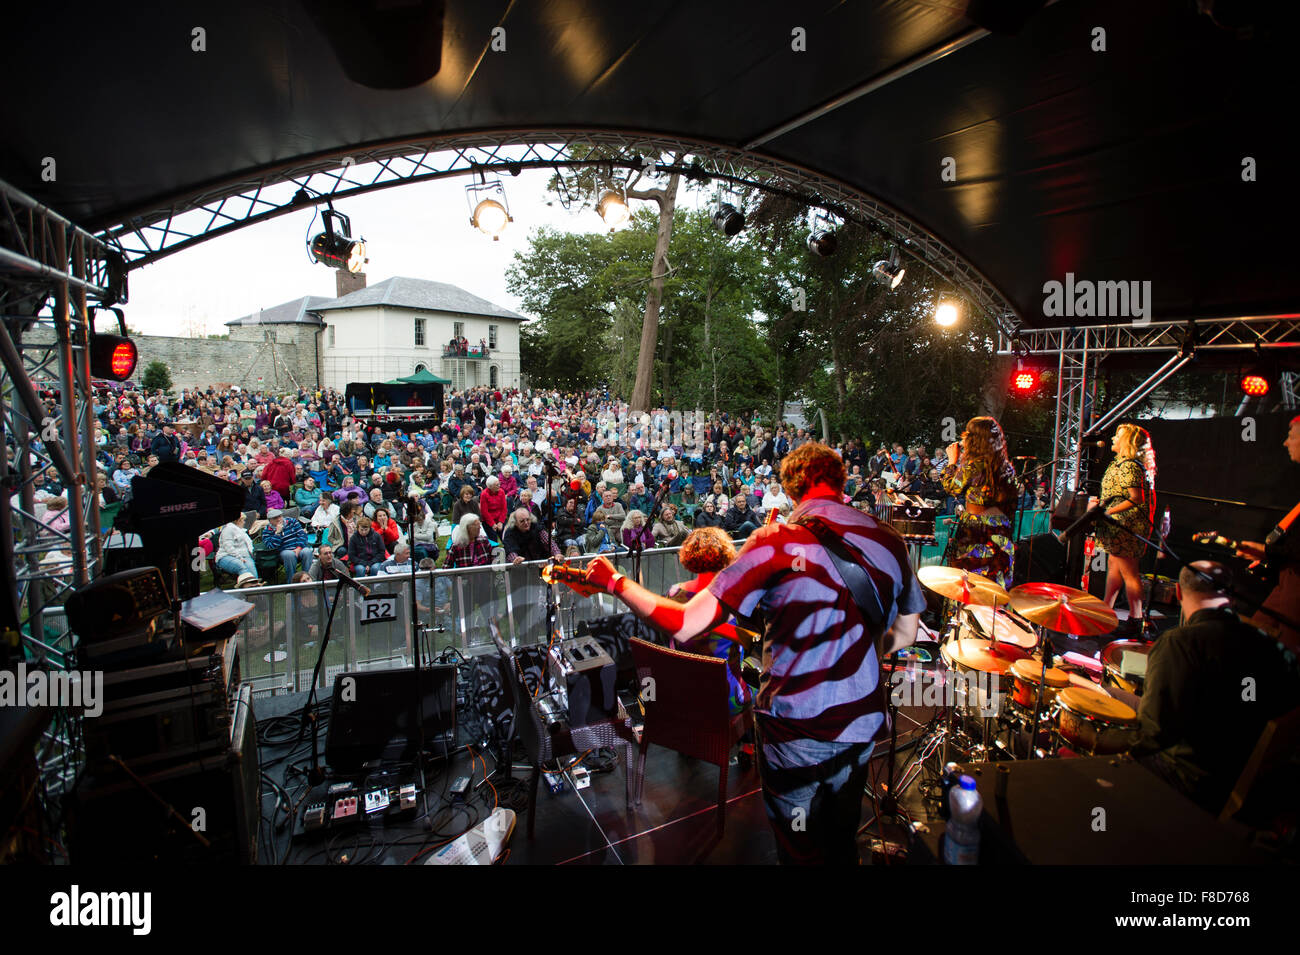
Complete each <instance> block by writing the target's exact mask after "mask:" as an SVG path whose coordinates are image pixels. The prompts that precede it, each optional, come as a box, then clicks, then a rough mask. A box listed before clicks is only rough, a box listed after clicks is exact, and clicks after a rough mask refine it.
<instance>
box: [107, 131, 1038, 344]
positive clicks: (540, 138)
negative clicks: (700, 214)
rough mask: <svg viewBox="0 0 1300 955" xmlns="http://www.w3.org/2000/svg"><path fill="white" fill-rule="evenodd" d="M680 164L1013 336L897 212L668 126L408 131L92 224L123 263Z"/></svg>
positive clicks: (940, 251) (951, 259) (1011, 314)
mask: <svg viewBox="0 0 1300 955" xmlns="http://www.w3.org/2000/svg"><path fill="white" fill-rule="evenodd" d="M650 160H654V162H653V170H654V172H655V173H672V172H677V173H680V174H682V175H683V176H685V177H687V178H689V179H693V180H696V181H706V180H718V181H722V182H727V183H730V184H733V185H736V186H743V187H750V188H754V189H759V190H762V191H765V192H768V193H773V194H777V195H784V196H787V197H790V198H792V199H795V200H797V201H799V202H804V203H807V204H808V205H809V206H812V207H817V208H822V209H825V210H827V211H828V212H831V213H833V214H834V215H836V216H838V217H840V218H841V219H843V220H845V221H849V222H855V223H858V224H860V225H863V226H865V227H867V228H870V229H872V230H873V231H875V232H877V233H879V234H880V235H882V236H883V237H885V238H886V239H888V240H890V241H892V242H894V243H896V244H897V245H898V247H899V251H900V253H902V254H905V255H910V256H911V257H913V258H914V259H916V260H917V261H919V262H921V263H923V264H924V265H926V266H928V267H929V268H930V269H932V270H933V271H934V272H935V273H937V274H938V275H939V276H940V277H941V278H943V279H944V280H945V281H946V282H949V283H951V284H952V286H953V287H954V288H955V289H956V290H958V291H959V292H960V293H961V294H963V295H965V296H966V297H967V298H968V299H969V301H970V302H971V303H972V305H973V306H974V307H977V308H979V309H982V310H983V311H984V312H986V313H987V314H988V315H989V316H990V317H991V318H992V319H993V320H994V322H996V323H997V325H998V327H999V329H1001V330H1002V331H1003V332H1004V333H1005V334H1007V335H1010V334H1012V333H1014V332H1015V330H1016V329H1017V327H1018V326H1019V320H1018V319H1017V318H1016V315H1015V310H1014V309H1013V307H1012V306H1011V303H1010V302H1009V301H1008V300H1007V298H1006V297H1005V296H1004V295H1002V293H1001V292H999V291H998V290H997V289H996V288H994V287H993V285H992V284H991V283H989V282H988V280H987V279H985V278H984V277H983V276H982V275H981V274H980V273H979V272H978V271H977V270H976V269H975V268H974V266H972V265H971V264H970V263H969V262H967V261H966V260H965V259H964V258H962V257H961V256H960V255H958V254H957V253H956V251H955V250H953V249H952V248H951V247H950V246H948V245H947V244H945V243H944V242H942V241H941V240H940V239H939V238H937V237H936V236H934V235H933V234H932V233H930V232H929V231H927V230H926V229H924V228H922V227H921V226H919V225H918V224H917V223H915V222H913V221H912V220H911V219H909V218H907V217H906V216H904V215H902V214H901V213H900V212H898V210H896V209H893V208H892V207H890V206H887V205H885V204H884V203H882V202H879V201H878V200H875V199H873V198H871V197H869V196H866V195H864V194H862V193H861V192H858V191H857V190H855V189H852V188H851V187H849V186H847V185H845V184H843V183H841V182H838V181H836V180H833V179H830V178H828V177H826V176H822V175H819V174H817V173H814V172H811V171H810V170H807V169H804V168H802V167H799V166H795V165H793V164H791V163H789V162H786V161H784V160H781V159H777V158H775V157H773V156H769V155H765V154H762V153H757V152H752V151H746V150H743V149H740V148H736V147H733V146H726V145H720V144H711V143H704V142H699V141H688V140H684V139H680V138H675V137H671V136H661V135H654V134H640V133H633V132H595V131H591V130H578V129H525V130H497V131H493V132H485V133H477V134H460V135H455V136H443V137H432V138H428V139H422V140H406V141H402V142H397V143H385V144H381V145H372V146H367V147H358V148H356V149H353V150H350V151H347V152H336V153H332V154H329V155H327V156H320V157H315V158H313V159H311V160H300V161H297V162H295V163H293V164H286V165H281V166H275V167H270V168H267V169H264V170H262V171H260V172H259V173H258V174H257V175H256V176H255V177H254V178H243V179H239V180H231V181H228V182H225V183H222V184H220V185H218V186H215V187H212V188H210V189H208V190H205V191H203V192H197V193H189V194H185V195H182V196H176V197H173V198H170V199H168V200H167V201H166V202H163V203H160V204H157V205H153V206H150V207H148V208H145V209H141V210H138V211H136V212H134V213H132V214H130V215H128V216H126V217H124V218H123V219H122V221H119V222H104V223H94V224H92V225H93V228H95V229H97V230H99V231H100V233H101V235H102V237H103V238H104V239H105V240H106V241H107V242H109V243H111V244H112V245H114V246H119V247H120V248H121V249H122V251H123V253H124V254H125V256H126V260H127V264H128V267H129V268H136V267H139V266H142V265H147V264H148V263H150V262H156V261H157V260H158V259H160V258H163V257H164V256H167V255H170V254H171V253H173V252H178V251H180V250H181V249H185V248H188V247H190V246H192V245H195V244H197V243H199V242H202V241H204V240H206V239H210V238H214V237H216V236H218V235H223V234H226V233H229V232H232V231H234V230H236V229H240V228H243V227H244V226H248V225H253V224H255V223H257V222H263V221H266V220H267V219H271V218H274V217H276V216H280V215H285V214H287V213H291V212H295V211H298V210H301V209H308V208H312V207H313V206H315V205H317V204H318V203H320V202H322V201H323V200H324V199H326V198H328V199H329V200H330V201H334V200H339V199H345V198H348V197H350V196H356V195H362V194H364V193H367V192H373V191H376V190H379V189H387V188H391V187H393V186H399V185H404V184H406V183H411V182H425V181H429V180H435V179H445V178H449V177H453V176H464V175H470V174H475V173H493V174H498V175H502V174H510V175H518V174H519V173H520V172H521V171H523V170H525V169H561V168H572V167H579V168H580V167H584V166H589V167H590V166H594V167H605V168H608V169H610V170H611V171H612V170H615V169H617V170H626V171H629V172H631V171H634V170H642V169H647V168H648V167H649V166H650Z"/></svg>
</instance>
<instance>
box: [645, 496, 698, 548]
mask: <svg viewBox="0 0 1300 955" xmlns="http://www.w3.org/2000/svg"><path fill="white" fill-rule="evenodd" d="M690 532H691V529H690V528H689V527H687V526H686V525H685V524H683V523H682V522H681V521H679V520H678V519H677V508H676V506H674V505H672V504H665V505H664V506H663V509H662V510H661V511H660V512H659V520H657V521H655V526H654V528H653V529H652V533H653V534H654V539H655V543H656V544H658V545H659V546H660V547H680V546H681V545H682V543H683V542H684V541H685V540H686V537H687V535H688V534H690Z"/></svg>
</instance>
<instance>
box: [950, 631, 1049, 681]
mask: <svg viewBox="0 0 1300 955" xmlns="http://www.w3.org/2000/svg"><path fill="white" fill-rule="evenodd" d="M940 652H941V653H942V654H943V655H944V658H945V659H947V660H948V662H949V664H952V665H955V666H956V667H957V668H958V669H965V670H979V671H980V672H981V673H994V674H998V675H1001V674H1003V673H1006V672H1008V671H1009V670H1010V669H1011V666H1012V664H1014V663H1015V662H1016V661H1017V660H1024V659H1027V658H1028V657H1029V654H1028V653H1026V652H1025V651H1024V650H1021V649H1020V648H1019V647H1016V646H1012V645H1011V644H1009V643H999V644H998V645H997V646H996V647H995V646H994V645H993V643H992V641H989V640H979V639H976V638H975V637H963V638H961V639H960V640H949V641H948V642H947V643H945V644H944V645H943V646H942V647H941V648H940Z"/></svg>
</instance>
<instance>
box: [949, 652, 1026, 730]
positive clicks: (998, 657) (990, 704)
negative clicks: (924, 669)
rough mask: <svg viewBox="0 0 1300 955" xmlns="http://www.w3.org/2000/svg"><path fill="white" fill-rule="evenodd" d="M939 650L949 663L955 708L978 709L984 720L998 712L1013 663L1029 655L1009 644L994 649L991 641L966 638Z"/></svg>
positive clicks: (998, 713)
mask: <svg viewBox="0 0 1300 955" xmlns="http://www.w3.org/2000/svg"><path fill="white" fill-rule="evenodd" d="M941 652H942V654H943V658H944V660H945V661H946V662H947V664H948V673H949V679H950V680H951V682H952V686H953V699H954V702H955V705H956V707H957V708H958V709H971V710H979V711H980V715H981V716H983V717H985V718H987V719H991V718H993V717H996V716H999V715H1001V712H1002V701H1003V699H1004V697H1005V694H1004V693H1003V689H1002V688H1003V686H1004V685H1005V683H1006V676H1005V675H1006V674H1007V673H1008V672H1009V671H1010V670H1011V666H1012V664H1013V663H1015V662H1016V661H1018V660H1022V659H1024V658H1026V657H1028V656H1029V654H1028V653H1026V652H1025V651H1024V650H1021V649H1020V648H1019V647H1017V646H1014V645H1012V644H1006V645H999V646H998V648H997V651H996V652H994V650H993V644H992V642H991V641H989V640H975V639H969V638H967V639H959V640H949V641H948V642H947V643H945V644H944V645H943V647H942V649H941ZM972 690H973V691H974V692H973V693H972V692H971V691H972Z"/></svg>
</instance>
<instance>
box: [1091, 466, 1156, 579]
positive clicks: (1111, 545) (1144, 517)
mask: <svg viewBox="0 0 1300 955" xmlns="http://www.w3.org/2000/svg"><path fill="white" fill-rule="evenodd" d="M1133 487H1135V488H1137V489H1138V490H1139V491H1140V492H1141V494H1140V497H1139V501H1138V505H1137V507H1130V508H1127V509H1125V510H1123V511H1121V512H1120V513H1118V514H1114V515H1112V516H1113V517H1114V519H1115V520H1117V521H1118V522H1119V523H1120V524H1122V525H1124V527H1126V528H1128V529H1129V530H1131V531H1132V532H1133V534H1141V535H1142V536H1143V537H1150V536H1151V507H1150V503H1151V498H1150V494H1151V489H1150V488H1148V487H1147V479H1146V470H1145V469H1144V468H1143V467H1142V465H1141V464H1139V463H1138V461H1137V459H1136V458H1116V459H1115V460H1114V461H1112V462H1111V463H1110V467H1108V468H1107V469H1106V473H1105V474H1104V475H1102V478H1101V497H1100V499H1099V500H1100V501H1101V504H1102V506H1103V507H1106V508H1111V507H1114V506H1115V505H1116V504H1118V503H1119V502H1120V501H1127V500H1131V499H1130V498H1129V496H1128V491H1129V488H1133ZM1133 534H1127V533H1125V532H1124V531H1122V530H1120V529H1119V528H1118V527H1116V526H1115V525H1114V524H1108V523H1106V522H1105V521H1098V522H1097V530H1096V537H1097V546H1098V547H1100V548H1101V549H1102V550H1104V551H1105V552H1106V553H1108V554H1113V555H1115V556H1116V557H1132V558H1135V559H1136V558H1138V557H1141V556H1142V555H1143V554H1144V553H1146V549H1147V545H1146V544H1144V543H1142V541H1140V540H1138V539H1137V538H1136V537H1134V536H1133Z"/></svg>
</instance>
